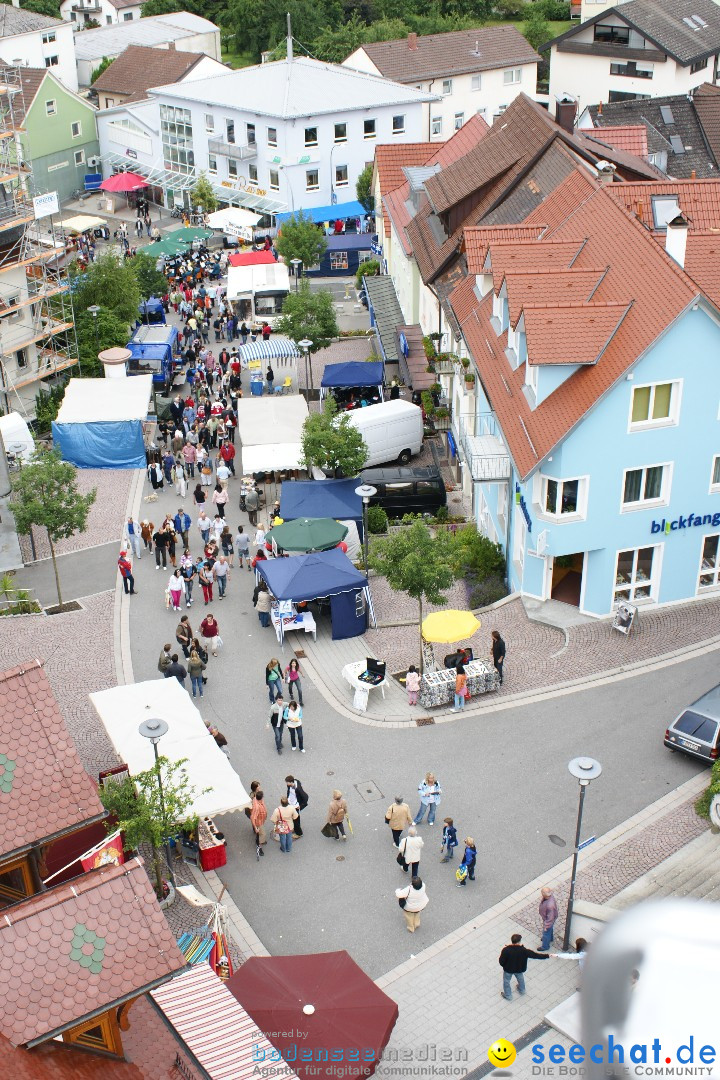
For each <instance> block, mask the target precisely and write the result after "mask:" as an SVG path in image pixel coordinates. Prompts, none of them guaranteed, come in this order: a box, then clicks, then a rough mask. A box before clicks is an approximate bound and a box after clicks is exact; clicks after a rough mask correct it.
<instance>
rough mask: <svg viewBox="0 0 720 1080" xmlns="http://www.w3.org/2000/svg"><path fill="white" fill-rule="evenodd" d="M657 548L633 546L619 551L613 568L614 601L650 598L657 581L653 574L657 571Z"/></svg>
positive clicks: (634, 600) (632, 601)
mask: <svg viewBox="0 0 720 1080" xmlns="http://www.w3.org/2000/svg"><path fill="white" fill-rule="evenodd" d="M657 550H658V549H657V548H656V547H646V548H633V549H632V550H630V551H620V552H618V557H617V567H616V570H615V602H616V603H617V602H618V601H623V600H627V601H629V602H630V603H635V602H636V601H638V600H651V599H652V598H653V595H654V593H655V587H656V584H657V582H656V581H655V579H654V577H653V574H654V573H657V565H658V561H659V560H658V558H657V554H656V553H657Z"/></svg>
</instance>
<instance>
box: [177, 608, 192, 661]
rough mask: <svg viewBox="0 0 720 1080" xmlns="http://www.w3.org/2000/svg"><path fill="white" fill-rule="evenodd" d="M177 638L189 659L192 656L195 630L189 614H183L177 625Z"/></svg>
mask: <svg viewBox="0 0 720 1080" xmlns="http://www.w3.org/2000/svg"><path fill="white" fill-rule="evenodd" d="M175 640H176V641H177V643H178V645H179V646H180V648H181V649H182V651H183V656H184V657H185V659H186V660H187V658H188V657H189V656H190V649H191V647H192V641H193V632H192V627H191V626H190V620H189V618H188V617H187V615H183V617H182V618H181V620H180V622H179V623H178V624H177V626H176V627H175Z"/></svg>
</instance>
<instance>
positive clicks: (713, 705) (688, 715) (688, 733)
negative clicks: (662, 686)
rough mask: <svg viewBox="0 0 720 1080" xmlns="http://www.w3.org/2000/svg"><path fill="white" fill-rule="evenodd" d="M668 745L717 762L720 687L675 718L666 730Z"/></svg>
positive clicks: (719, 726) (719, 751)
mask: <svg viewBox="0 0 720 1080" xmlns="http://www.w3.org/2000/svg"><path fill="white" fill-rule="evenodd" d="M665 745H666V746H668V747H669V748H670V749H671V750H680V751H681V752H682V753H683V754H689V755H690V757H694V758H700V760H701V761H704V762H705V763H706V764H708V765H713V764H714V763H715V762H716V761H717V759H718V754H720V686H716V687H714V688H713V689H712V690H708V692H707V694H703V696H702V697H701V698H698V699H697V701H694V702H693V703H692V705H688V707H687V709H684V710H683V712H681V713H680V715H679V716H678V717H677V719H676V720H673V722H672V724H671V725H670V727H669V728H668V729H667V731H666V732H665Z"/></svg>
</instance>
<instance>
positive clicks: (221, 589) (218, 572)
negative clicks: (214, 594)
mask: <svg viewBox="0 0 720 1080" xmlns="http://www.w3.org/2000/svg"><path fill="white" fill-rule="evenodd" d="M212 572H213V577H214V578H215V581H216V583H217V587H218V599H219V600H222V599H223V597H224V596H225V590H226V588H227V583H228V578H229V577H230V567H229V565H228V561H227V559H226V558H225V556H224V555H221V556H220V558H219V559H218V561H217V562H216V563H214V564H213V568H212Z"/></svg>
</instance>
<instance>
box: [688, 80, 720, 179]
mask: <svg viewBox="0 0 720 1080" xmlns="http://www.w3.org/2000/svg"><path fill="white" fill-rule="evenodd" d="M693 104H694V106H695V113H696V115H697V118H698V120H699V121H700V124H701V125H702V129H703V134H704V136H705V139H706V140H707V144H708V146H709V147H710V150H711V151H712V154H713V157H714V158H715V162H716V163H718V162H720V86H715V85H714V84H713V83H703V84H702V86H698V87H697V88H696V89H695V90H694V91H693Z"/></svg>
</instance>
